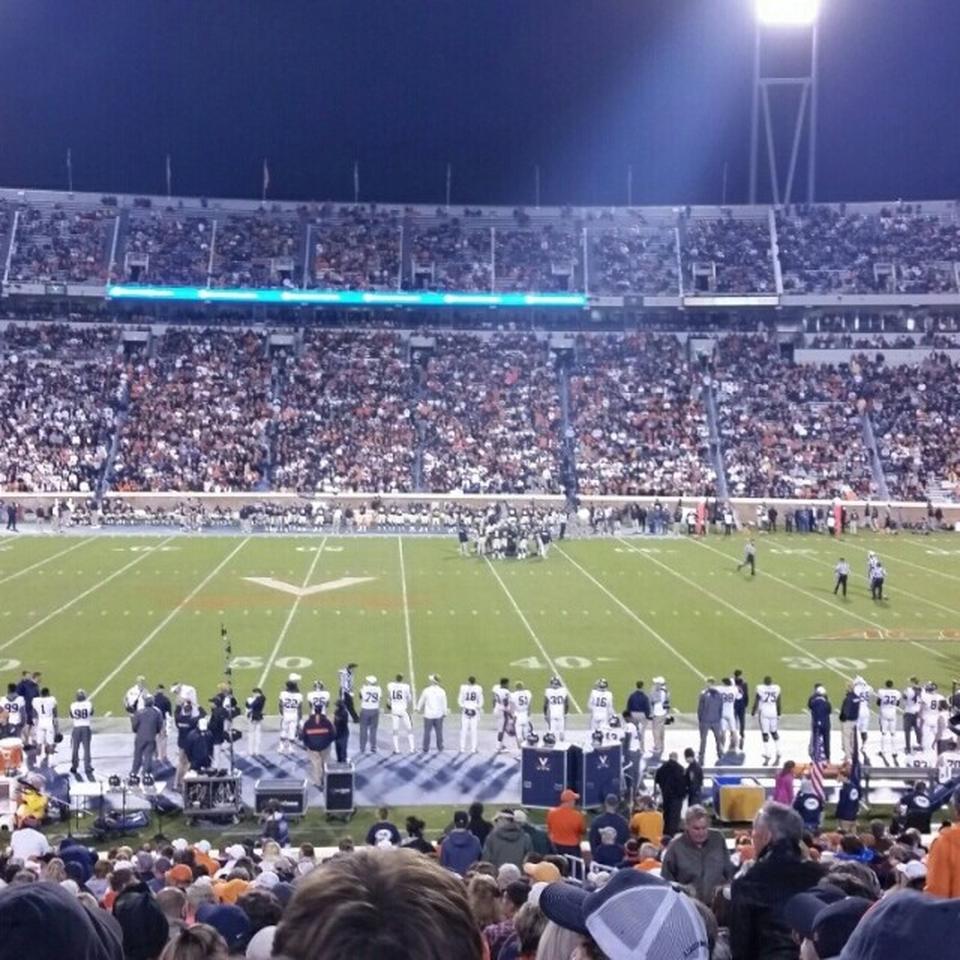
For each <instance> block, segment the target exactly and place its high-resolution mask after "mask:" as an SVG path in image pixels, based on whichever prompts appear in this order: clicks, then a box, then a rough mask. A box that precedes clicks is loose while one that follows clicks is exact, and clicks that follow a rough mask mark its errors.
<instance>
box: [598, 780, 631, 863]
mask: <svg viewBox="0 0 960 960" xmlns="http://www.w3.org/2000/svg"><path fill="white" fill-rule="evenodd" d="M619 806H620V798H619V797H618V796H617V795H616V794H615V793H610V794H608V795H607V796H606V797H605V798H604V801H603V813H601V814H598V815H597V816H596V817H594V818H593V822H592V823H591V824H590V833H589V837H590V849H591V850H592V851H593V854H594V856H596V853H597V848H598V847H599V846H600V831H601V830H602V829H603V828H604V827H613V829H614V830H616V831H617V845H618V846H619V847H621V848H622V847H623V845H624V844H625V843H626V842H627V841H628V840H629V839H630V825H629V824H628V823H627V821H626V820H625V819H624V818H623V817H622V816H621V815H620V814H619V813H617V807H619ZM617 862H618V863H619V861H617Z"/></svg>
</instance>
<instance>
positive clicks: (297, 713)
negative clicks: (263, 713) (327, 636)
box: [277, 673, 303, 754]
mask: <svg viewBox="0 0 960 960" xmlns="http://www.w3.org/2000/svg"><path fill="white" fill-rule="evenodd" d="M299 679H300V678H299V676H298V675H297V674H295V673H291V674H290V679H289V680H287V682H286V685H285V686H284V689H283V693H281V694H280V745H279V747H277V753H286V754H290V753H293V745H294V743H295V742H296V740H297V728H298V727H299V726H300V718H301V716H302V715H303V694H302V693H301V692H300V687H299V686H298V684H297V681H298V680H299Z"/></svg>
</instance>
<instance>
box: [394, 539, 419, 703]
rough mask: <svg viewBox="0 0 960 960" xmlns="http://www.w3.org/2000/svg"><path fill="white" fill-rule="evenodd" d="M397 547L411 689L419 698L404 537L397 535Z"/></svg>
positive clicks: (415, 696) (414, 695) (414, 697)
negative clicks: (408, 601)
mask: <svg viewBox="0 0 960 960" xmlns="http://www.w3.org/2000/svg"><path fill="white" fill-rule="evenodd" d="M397 549H398V550H399V551H400V586H401V588H402V589H403V626H404V629H405V630H406V634H407V669H408V670H409V671H410V673H409V675H408V676H409V680H410V691H411V693H412V694H413V699H414V701H416V699H417V677H416V674H415V673H414V670H413V634H412V633H411V632H410V605H409V603H407V569H406V567H405V566H404V563H403V537H397Z"/></svg>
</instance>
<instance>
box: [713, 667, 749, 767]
mask: <svg viewBox="0 0 960 960" xmlns="http://www.w3.org/2000/svg"><path fill="white" fill-rule="evenodd" d="M717 689H718V690H719V691H720V697H721V699H722V701H723V707H722V708H721V713H720V735H721V739H722V741H723V743H722V749H723V750H724V751H730V752H733V751H734V750H736V749H737V743H738V741H739V727H738V724H737V701H738V700H739V699H740V697H741V696H742V694H741V693H740V688H739V687H738V686H737V685H736V684H735V683H734V682H733V681H732V680H731V679H730V678H729V677H724V678H723V679H722V680H721V682H720V686H719V687H718V688H717ZM728 734H729V738H728V736H727V735H728ZM742 748H743V745H742V744H741V749H742Z"/></svg>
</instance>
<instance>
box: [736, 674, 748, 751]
mask: <svg viewBox="0 0 960 960" xmlns="http://www.w3.org/2000/svg"><path fill="white" fill-rule="evenodd" d="M733 682H734V684H736V687H737V689H738V690H739V691H740V696H739V697H737V699H736V700H735V701H734V703H733V715H734V716H735V717H736V718H737V729H738V730H739V731H740V744H739V748H740V749H741V750H742V749H743V738H744V733H745V731H746V727H747V704H748V703H749V702H750V684H749V683H747V680H746V677H744V675H743V671H742V670H734V671H733Z"/></svg>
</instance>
